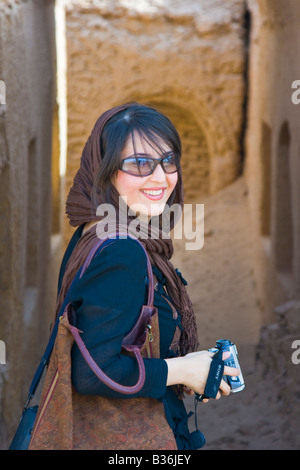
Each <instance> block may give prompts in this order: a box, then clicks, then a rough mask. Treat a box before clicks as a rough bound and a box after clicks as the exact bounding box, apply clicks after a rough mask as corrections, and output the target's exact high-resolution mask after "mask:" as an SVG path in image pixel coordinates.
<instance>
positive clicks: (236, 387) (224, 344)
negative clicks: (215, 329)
mask: <svg viewBox="0 0 300 470" xmlns="http://www.w3.org/2000/svg"><path fill="white" fill-rule="evenodd" d="M209 351H211V352H217V351H222V353H223V352H226V351H229V352H230V356H229V357H228V358H227V359H225V360H224V364H225V366H229V367H236V368H237V369H239V370H240V371H241V367H240V364H239V361H238V352H237V348H236V345H235V344H234V343H232V342H231V341H230V340H229V339H219V340H218V341H217V342H216V347H215V348H211V349H210V350H209ZM223 379H224V380H225V382H227V383H228V385H229V386H230V388H231V392H232V393H236V392H241V391H242V390H243V389H244V388H245V381H244V378H243V375H242V372H241V373H240V375H238V376H237V377H235V376H230V375H224V377H223Z"/></svg>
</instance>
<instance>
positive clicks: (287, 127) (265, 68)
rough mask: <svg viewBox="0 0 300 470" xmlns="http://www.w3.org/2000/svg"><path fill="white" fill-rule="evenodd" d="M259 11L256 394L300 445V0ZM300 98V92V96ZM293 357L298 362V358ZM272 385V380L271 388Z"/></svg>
mask: <svg viewBox="0 0 300 470" xmlns="http://www.w3.org/2000/svg"><path fill="white" fill-rule="evenodd" d="M248 5H249V9H250V11H251V16H252V33H251V43H250V48H251V49H250V50H251V53H250V64H249V83H250V88H249V106H248V127H247V135H246V153H247V159H246V166H245V180H246V184H247V188H248V191H249V205H250V213H251V225H252V230H253V234H254V238H253V239H254V241H255V249H254V251H253V257H254V259H255V263H254V266H255V277H256V279H257V290H258V293H259V297H260V299H261V307H262V309H261V311H262V318H263V325H264V326H263V328H262V330H261V333H260V339H259V342H258V348H257V367H258V372H259V374H258V380H257V384H258V387H257V393H258V394H260V393H265V390H264V388H265V384H266V383H269V390H268V392H267V393H269V395H270V403H276V404H277V406H278V409H280V410H281V412H282V416H284V424H283V425H282V428H281V433H282V437H283V439H287V440H289V442H290V445H291V448H295V449H299V445H300V439H299V423H300V399H299V397H300V375H299V367H300V365H299V361H298V359H297V358H298V357H299V353H298V354H297V350H295V343H294V342H295V341H296V345H297V344H299V340H300V320H299V319H300V158H299V156H300V137H299V131H300V125H299V118H300V105H299V104H297V101H298V100H296V102H295V103H294V102H293V100H292V95H293V93H294V92H295V89H294V88H292V84H293V82H294V81H295V80H300V62H299V57H300V37H299V21H300V8H299V2H297V1H295V0H288V1H285V2H281V1H280V0H275V1H274V0H257V1H256V0H248ZM298 96H299V94H298ZM293 357H294V359H293ZM271 383H273V385H271Z"/></svg>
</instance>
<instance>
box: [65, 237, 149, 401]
mask: <svg viewBox="0 0 300 470" xmlns="http://www.w3.org/2000/svg"><path fill="white" fill-rule="evenodd" d="M119 235H123V234H119ZM126 235H127V236H129V237H130V238H133V239H134V240H136V241H137V242H138V243H139V244H140V246H141V247H142V248H143V250H144V252H145V255H146V259H147V273H148V280H149V288H148V302H147V305H143V306H142V309H141V312H140V315H139V318H138V320H137V322H136V324H135V325H134V327H133V328H132V330H131V331H130V332H129V333H128V334H127V335H126V337H125V338H124V339H123V342H122V347H123V348H124V349H125V350H126V351H128V352H132V353H133V354H134V355H135V357H136V359H137V363H138V368H139V377H138V380H137V382H136V384H135V385H132V386H126V385H121V384H119V383H118V382H115V381H114V380H112V379H111V378H110V377H108V376H107V375H106V374H105V372H103V370H102V369H101V368H100V367H99V366H98V364H97V363H96V362H95V361H94V359H93V358H92V356H91V355H90V353H89V351H88V349H87V348H86V346H85V344H84V342H83V340H82V339H81V337H80V331H79V330H78V329H77V328H76V326H75V325H73V324H72V323H73V321H72V320H73V319H74V309H73V307H72V306H71V304H69V305H67V307H66V309H65V311H64V314H63V316H62V317H61V320H62V321H63V319H64V320H65V322H66V327H67V328H68V329H69V331H70V333H71V334H72V336H73V338H74V340H75V342H76V344H77V346H78V348H79V350H80V352H81V354H82V355H83V358H84V359H85V361H86V363H87V364H88V366H89V367H90V369H91V370H92V371H93V372H94V374H95V375H96V376H97V377H98V378H99V379H100V380H101V381H102V382H103V383H104V384H105V385H107V386H108V387H110V388H111V389H113V390H115V391H117V392H119V393H123V394H125V395H129V394H134V393H137V392H139V391H140V390H141V388H142V387H143V385H144V383H145V376H146V372H145V364H144V360H143V357H142V354H141V348H142V347H143V345H144V343H145V341H146V339H147V334H148V333H147V327H148V328H149V327H150V326H151V318H152V316H153V315H154V314H155V313H156V311H157V310H156V308H155V307H154V306H153V299H154V287H153V273H152V266H151V263H150V260H149V257H148V254H147V252H146V250H145V248H144V247H143V245H142V244H141V242H140V241H139V240H138V239H137V238H134V237H131V235H129V234H126ZM105 240H106V239H101V240H99V241H98V242H97V243H96V244H95V245H94V247H93V248H92V250H91V251H90V253H89V255H88V257H87V258H86V261H85V263H84V265H83V267H82V270H81V272H80V276H79V278H81V277H82V276H83V274H84V272H85V271H86V269H87V267H88V266H89V264H90V262H91V260H92V259H93V256H94V255H95V254H96V253H97V251H98V249H99V247H100V246H101V245H102V244H103V242H104V241H105Z"/></svg>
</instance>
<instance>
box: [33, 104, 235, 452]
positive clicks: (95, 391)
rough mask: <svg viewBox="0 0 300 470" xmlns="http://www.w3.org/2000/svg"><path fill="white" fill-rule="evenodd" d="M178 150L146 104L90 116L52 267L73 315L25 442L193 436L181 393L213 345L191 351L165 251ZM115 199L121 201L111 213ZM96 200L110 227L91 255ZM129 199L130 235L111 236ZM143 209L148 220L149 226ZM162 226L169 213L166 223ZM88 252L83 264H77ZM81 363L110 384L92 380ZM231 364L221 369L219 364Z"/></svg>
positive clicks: (180, 285) (183, 301) (200, 374)
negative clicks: (64, 243) (68, 233)
mask: <svg viewBox="0 0 300 470" xmlns="http://www.w3.org/2000/svg"><path fill="white" fill-rule="evenodd" d="M180 156H181V143H180V138H179V136H178V133H177V131H176V129H175V128H174V126H173V124H172V123H171V122H170V120H169V119H168V118H167V117H166V116H164V115H162V114H161V113H159V112H158V111H156V110H155V109H153V108H149V107H147V106H144V105H140V104H136V103H133V104H127V105H123V106H119V107H116V108H113V109H111V110H109V111H107V112H106V113H104V114H103V115H102V116H100V118H99V119H98V120H97V122H96V124H95V126H94V129H93V130H92V133H91V135H90V137H89V139H88V141H87V143H86V145H85V147H84V150H83V153H82V157H81V164H80V168H79V170H78V172H77V174H76V176H75V178H74V182H73V186H72V188H71V190H70V193H69V196H68V199H67V214H68V217H69V220H70V224H71V225H72V226H75V227H78V228H77V230H76V231H75V233H74V235H73V237H72V239H71V241H70V243H69V246H68V248H67V250H66V253H65V256H64V259H63V262H62V266H61V271H60V278H59V294H58V301H57V312H56V317H58V318H60V315H61V311H62V312H63V311H64V310H63V309H64V305H65V302H66V299H67V301H68V302H69V305H71V306H72V310H71V311H72V314H70V318H69V316H68V317H67V319H68V320H66V316H65V315H63V316H62V317H61V318H62V322H61V324H60V327H59V330H58V343H57V347H56V348H54V351H53V353H52V356H51V360H50V364H49V368H48V373H47V377H46V380H45V385H44V389H43V395H42V402H43V403H47V406H43V407H42V408H41V409H42V410H43V415H41V414H40V415H39V416H38V419H37V423H38V425H36V428H35V429H34V432H33V438H32V441H31V445H30V448H31V449H62V448H63V449H115V450H117V449H118V450H120V449H126V450H130V449H135V450H138V449H140V450H145V449H153V450H154V449H155V450H159V449H169V450H175V449H182V450H183V449H198V448H200V447H202V445H203V444H204V437H203V435H202V434H201V433H200V431H199V430H198V429H197V430H196V431H194V432H193V433H190V431H189V428H188V423H187V421H188V416H187V412H186V409H185V406H184V403H183V400H182V398H183V396H184V393H189V394H191V393H193V392H194V391H195V392H197V393H198V394H203V393H204V389H205V386H206V382H207V378H208V375H209V371H210V366H211V364H212V362H213V361H212V357H213V353H211V352H209V351H198V352H197V346H198V335H197V331H196V321H195V315H194V311H193V308H192V303H191V301H190V299H189V296H188V293H187V290H186V281H185V280H184V279H183V277H182V275H181V273H180V272H179V271H178V270H177V269H175V268H174V266H173V265H172V263H171V261H170V258H171V256H172V253H173V245H172V240H171V238H170V237H169V238H165V237H164V236H163V235H164V233H163V230H162V228H161V223H162V219H163V213H164V211H165V210H166V209H167V208H168V207H169V205H171V204H178V205H180V206H181V207H182V205H183V196H182V175H181V168H180ZM120 199H121V200H123V202H124V203H125V204H127V206H128V209H129V210H128V212H127V211H126V216H125V217H124V218H123V219H122V220H120V213H121V210H119V202H120ZM99 206H102V207H103V206H105V207H108V206H110V207H112V206H113V207H114V213H115V214H117V215H118V216H119V221H118V224H117V227H116V229H117V232H118V234H114V235H115V237H114V238H109V237H105V238H107V239H105V240H104V242H103V245H102V248H101V249H100V250H98V251H96V252H95V253H96V255H95V256H94V257H93V258H92V259H91V260H90V250H91V249H95V247H96V248H97V247H98V246H99V245H98V243H99V240H97V235H98V233H97V231H96V227H95V225H96V224H97V222H98V221H99V220H102V218H103V214H102V215H101V216H100V215H99V211H98V207H99ZM135 210H138V211H139V224H140V230H139V231H138V232H137V233H136V234H137V238H139V243H138V242H137V241H136V240H132V239H131V238H130V237H129V236H128V237H127V235H126V236H125V238H124V237H123V236H122V237H121V236H120V232H122V229H124V228H125V231H126V234H127V229H129V227H130V225H131V224H132V222H133V219H134V218H135V215H136V214H135V212H134V211H135ZM132 213H134V214H133V215H132ZM153 219H156V220H157V222H158V223H157V224H156V228H157V230H156V233H155V236H154V237H152V234H153V230H152V229H153V227H152V225H151V224H150V221H151V222H152V220H153ZM150 225H151V227H150ZM173 227H174V217H173V219H172V220H170V225H169V230H171V229H172V228H173ZM122 235H123V233H122ZM103 246H104V247H103ZM145 254H146V255H147V256H145ZM87 257H88V259H89V260H90V264H89V266H88V268H87V269H86V271H84V274H83V275H81V271H79V270H80V269H81V267H82V265H84V266H85V261H86V258H87ZM77 272H79V273H80V275H77ZM153 278H154V280H155V281H156V282H155V289H154V291H153V283H152V281H153ZM149 298H151V299H152V300H151V302H152V303H150V305H151V308H150V310H151V312H152V314H153V318H154V317H155V319H157V323H153V325H152V322H151V321H150V323H149V322H148V323H147V324H146V325H143V328H141V330H142V334H143V335H144V336H143V337H146V338H147V342H146V343H145V344H146V345H147V347H146V349H145V352H144V356H143V359H141V362H142V365H141V363H140V362H139V366H138V364H137V361H136V359H135V357H133V356H132V355H130V354H128V349H126V348H125V346H126V345H128V342H127V341H128V337H129V336H130V335H132V332H134V331H136V330H139V329H140V327H139V325H140V323H139V321H140V318H141V315H142V313H141V312H143V311H144V307H146V311H147V308H149V303H148V301H149ZM151 318H152V317H151ZM66 322H67V323H66ZM68 322H71V323H72V325H73V326H72V328H73V329H74V328H75V329H76V330H77V331H78V333H79V332H80V334H81V338H82V340H83V342H84V344H85V354H88V352H89V354H90V356H91V358H90V359H88V361H86V360H85V358H84V357H83V354H82V349H81V348H80V347H79V345H78V343H77V342H76V344H74V345H73V346H72V341H70V335H69V336H68V333H67V332H66V329H67V331H68V328H67V327H66V325H68V324H69V323H68ZM130 344H131V343H130ZM124 345H125V346H124ZM92 363H93V364H94V365H96V366H97V367H98V368H99V367H100V368H101V369H102V371H103V372H104V373H105V374H106V376H107V377H108V378H109V380H112V381H114V382H115V383H117V384H119V385H118V387H117V388H111V387H110V386H109V385H108V384H107V383H106V382H104V381H103V380H99V378H98V377H99V374H98V375H96V374H94V371H95V368H93V371H92V370H91V368H90V367H91V364H92ZM93 367H94V366H93ZM141 370H143V380H142V381H140V376H141V373H140V372H141ZM57 371H59V374H58V379H57ZM229 373H230V374H229ZM237 373H238V371H236V370H234V369H232V368H228V367H227V368H226V367H225V368H224V374H227V375H237ZM100 375H101V374H100ZM54 379H55V381H54ZM54 383H55V387H54V385H53V384H54ZM134 384H139V387H135V386H134ZM121 386H122V387H125V388H126V390H127V392H126V396H124V394H122V392H121V391H120V387H121ZM132 387H133V389H134V391H133V389H132ZM128 388H129V391H128ZM219 388H220V391H218V389H219ZM49 390H50V391H51V399H50V401H49V403H48V401H47V397H49ZM216 390H217V391H218V392H216V393H217V395H216V398H219V397H220V396H221V394H228V393H229V386H228V385H227V384H226V383H225V381H224V380H222V375H221V374H220V378H219V382H218V383H217V388H216ZM124 393H125V392H124ZM214 398H215V397H214Z"/></svg>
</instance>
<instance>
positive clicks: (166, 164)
mask: <svg viewBox="0 0 300 470" xmlns="http://www.w3.org/2000/svg"><path fill="white" fill-rule="evenodd" d="M162 164H163V168H164V171H165V172H166V173H175V171H177V165H176V158H175V156H174V155H168V156H167V157H165V158H164V159H163V160H162Z"/></svg>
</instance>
